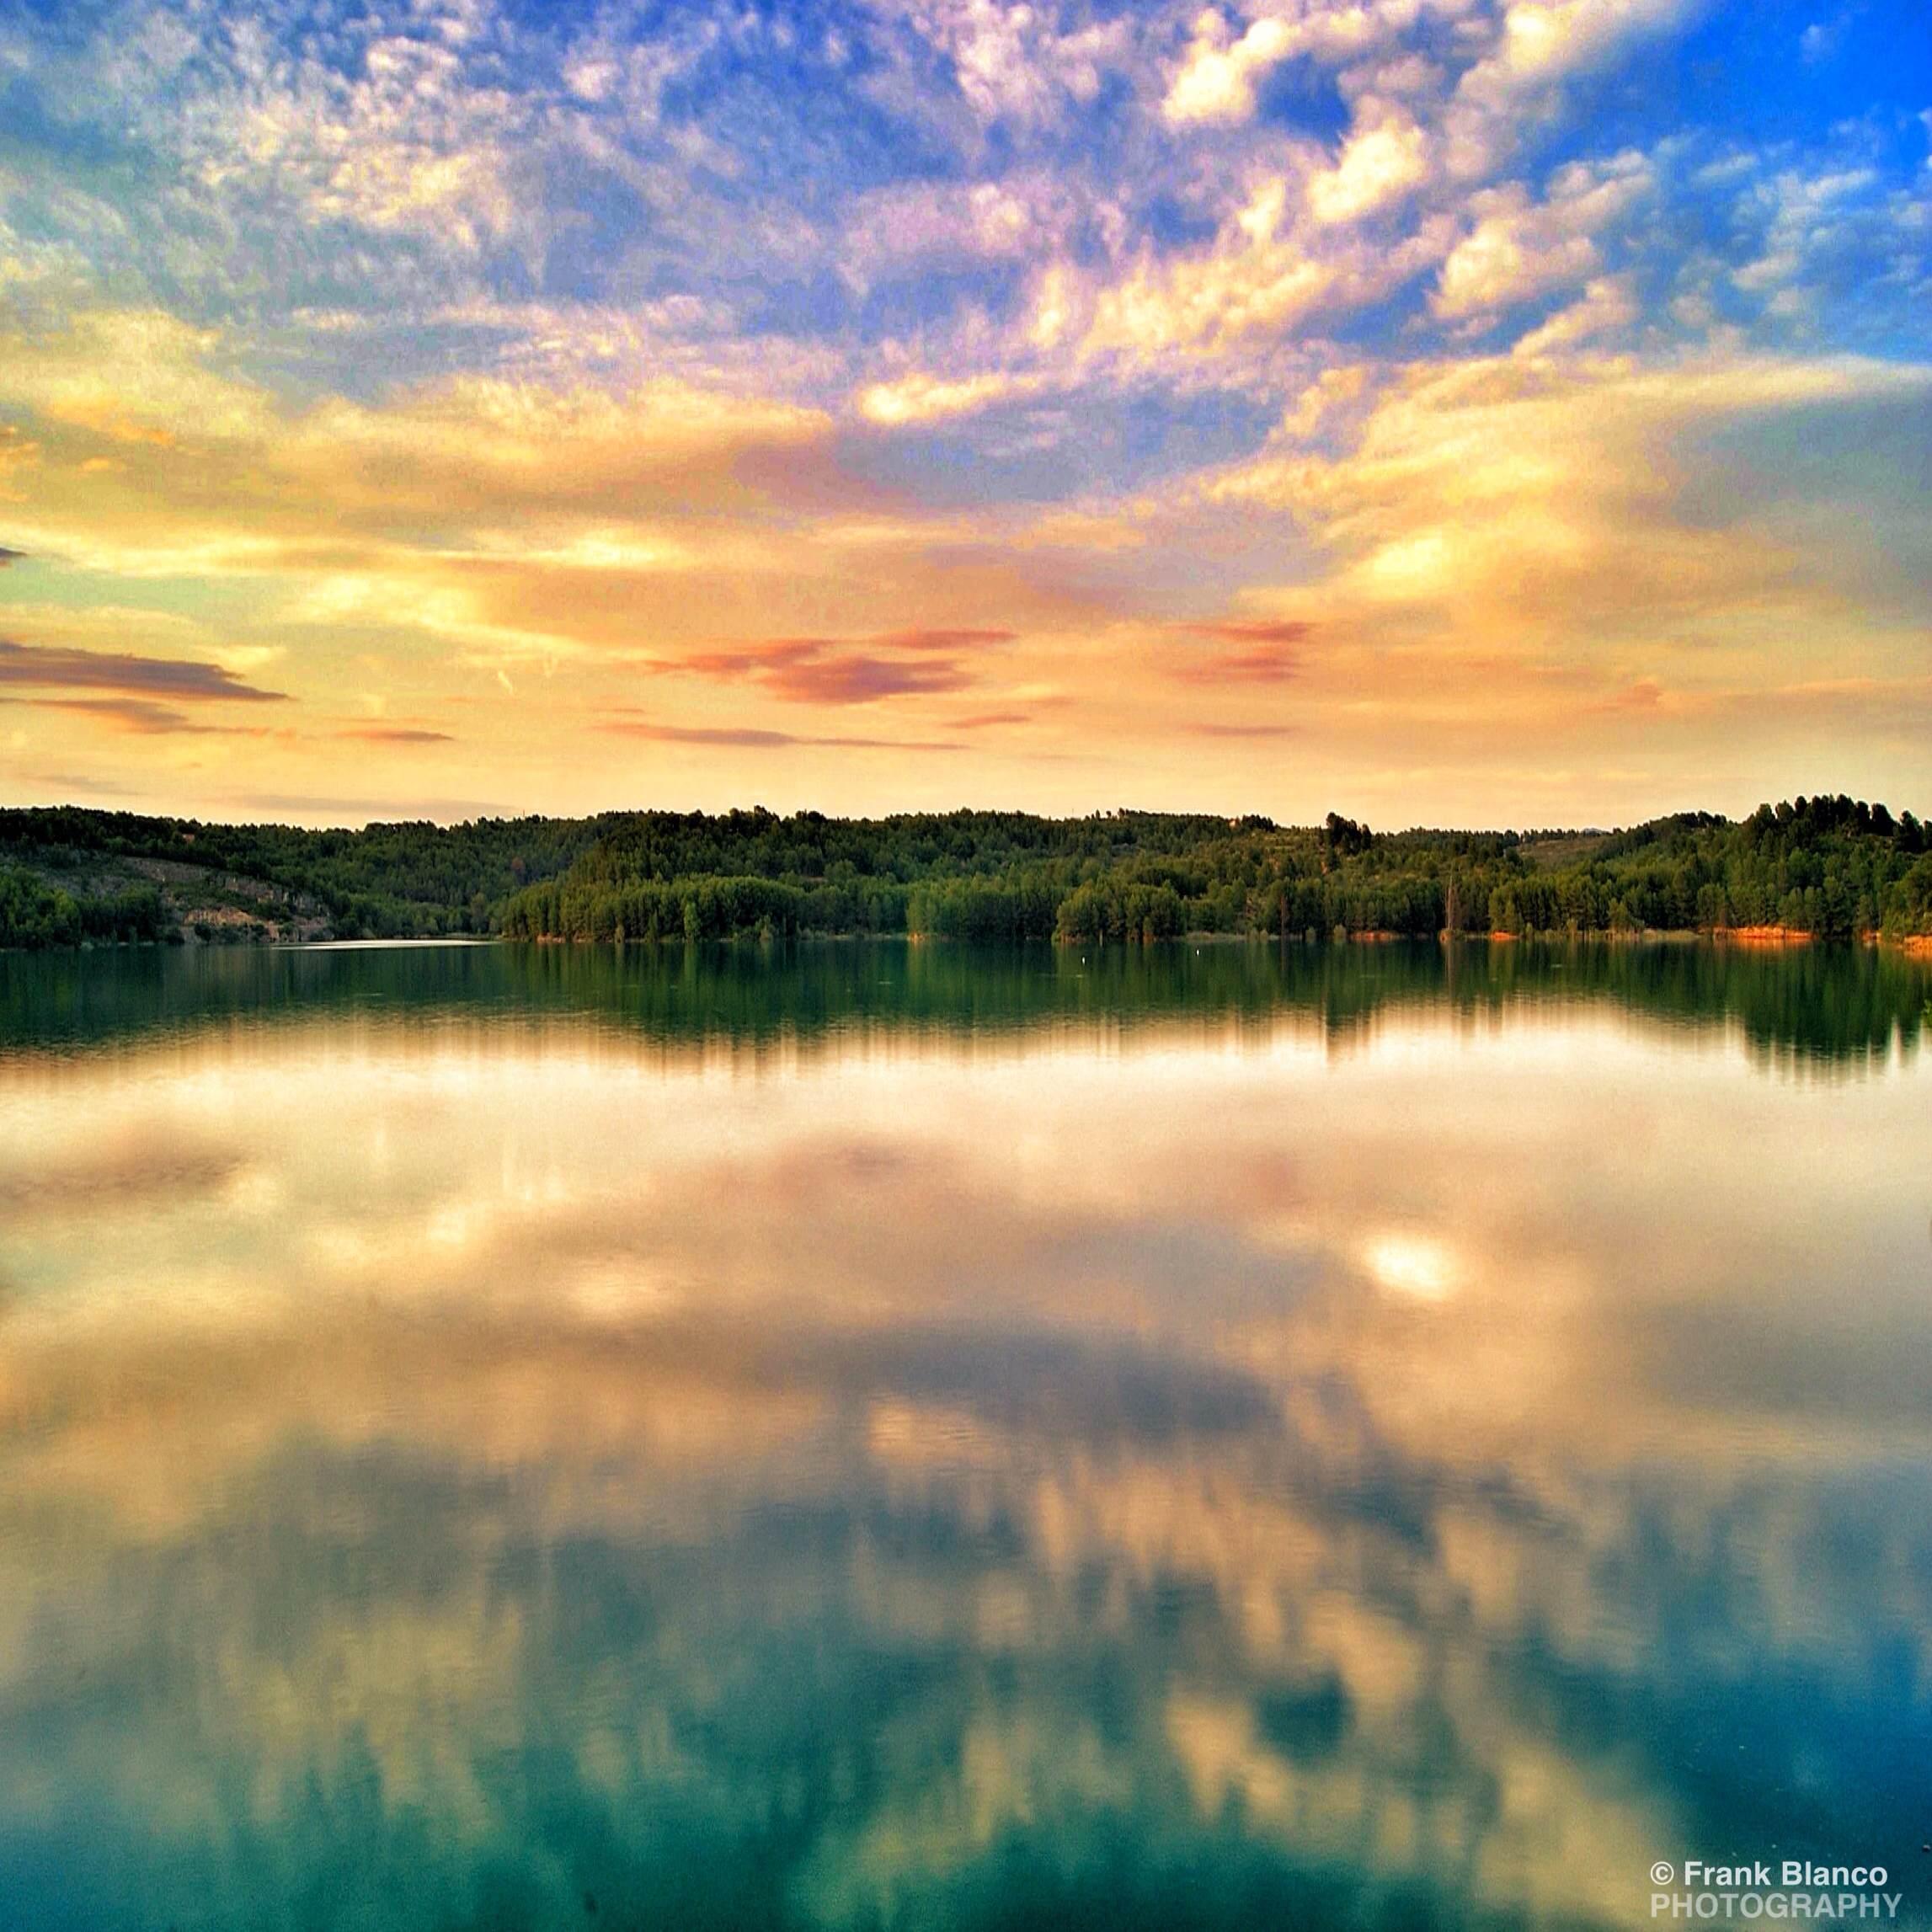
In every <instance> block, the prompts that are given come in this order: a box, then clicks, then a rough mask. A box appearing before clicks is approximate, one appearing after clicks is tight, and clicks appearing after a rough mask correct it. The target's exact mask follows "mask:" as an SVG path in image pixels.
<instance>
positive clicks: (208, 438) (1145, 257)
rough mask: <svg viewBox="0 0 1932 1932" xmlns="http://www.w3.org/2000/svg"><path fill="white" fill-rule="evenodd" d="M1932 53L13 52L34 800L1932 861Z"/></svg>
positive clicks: (772, 15) (589, 34) (1909, 45)
mask: <svg viewBox="0 0 1932 1932" xmlns="http://www.w3.org/2000/svg"><path fill="white" fill-rule="evenodd" d="M1929 506H1932V25H1929V24H1928V21H1927V19H1926V16H1925V14H1924V11H1923V7H1922V0H1801V3H1796V4H1793V3H1787V0H1756V3H1753V4H1716V3H1712V0H1702V3H1700V0H1349V3H1348V4H1336V3H1332V0H1268V3H1267V4H1240V5H1237V4H1234V3H1232V0H1219V3H1217V4H1215V5H1209V6H1203V5H1202V4H1200V3H1199V0H1182V3H1181V4H1178V5H1168V4H1166V3H1164V0H1144V3H1142V4H1139V5H1134V6H1126V7H1122V6H1114V5H1108V4H1102V3H1098V0H1096V3H1092V4H1086V3H1082V0H1066V3H1065V4H1059V3H1056V0H1033V3H1031V4H1004V3H1001V0H870V3H866V4H838V3H827V0H810V3H808V4H798V5H793V4H790V3H784V0H782V3H777V4H772V3H766V0H755V3H748V4H745V5H742V6H736V7H728V6H724V5H716V6H712V5H702V4H683V5H670V6H655V5H639V4H579V3H576V0H560V3H556V4H536V3H534V0H526V3H524V4H517V5H512V4H499V3H497V0H342V3H338V0H318V3H316V4H288V5H285V4H280V3H274V4H269V5H264V6H258V7H249V8H240V7H236V6H232V5H225V4H220V3H217V0H111V3H97V0H26V3H23V0H0V803H49V802H53V801H56V800H60V801H72V802H74V803H86V804H95V805H103V806H115V807H119V808H124V809H141V810H160V811H168V812H177V813H192V814H197V815H200V816H205V817H214V818H226V819H236V818H256V819H259V818H264V817H267V818H277V819H295V820H299V821H302V822H308V823H360V822H361V821H363V820H365V819H371V818H398V817H412V818H414V817H432V818H436V819H459V818H465V817H470V816H473V815H476V814H482V813H489V814H508V813H520V812H528V811H544V812H564V813H576V812H582V811H590V810H598V809H610V808H615V807H641V806H667V807H675V808H677V809H691V808H694V807H703V808H706V809H718V808H722V807H725V806H729V805H734V804H750V803H764V804H767V805H770V806H771V807H773V808H774V809H781V810H791V809H798V808H801V807H806V806H809V807H814V808H817V809H822V810H826V811H831V812H862V813H878V812H887V811H893V810H903V809H929V808H949V807H952V806H955V805H962V804H974V805H987V806H1015V807H1024V808H1027V809H1038V810H1044V811H1053V812H1087V811H1093V810H1102V809H1110V808H1113V807H1116V806H1121V805H1131V806H1139V807H1150V808H1166V809H1199V810H1212V811H1222V810H1225V811H1227V812H1229V813H1230V814H1232V813H1237V812H1248V811H1258V812H1266V813H1269V814H1273V815H1274V816H1276V817H1278V818H1280V819H1284V820H1306V819H1311V818H1319V817H1320V816H1321V814H1323V813H1324V812H1326V811H1327V810H1330V809H1338V810H1342V811H1345V812H1348V813H1349V814H1351V815H1353V816H1357V817H1360V818H1364V819H1367V820H1368V821H1369V823H1371V824H1374V825H1414V824H1435V825H1458V824H1460V825H1517V826H1525V827H1527V826H1532V825H1604V824H1610V823H1619V822H1627V821H1630V820H1632V819H1640V818H1642V817H1646V816H1649V815H1651V814H1655V813H1659V812H1663V811H1669V810H1676V809H1684V808H1688V807H1693V806H1695V807H1703V808H1707V809H1718V810H1724V811H1728V812H1732V813H1738V812H1743V811H1747V810H1748V809H1750V808H1751V807H1752V806H1753V805H1755V804H1756V803H1758V802H1759V800H1761V799H1764V798H1780V797H1785V796H1791V795H1793V794H1796V793H1809V792H1817V791H1846V792H1850V793H1854V794H1855V795H1858V796H1860V797H1867V798H1882V799H1885V800H1887V802H1889V803H1892V805H1893V806H1894V807H1895V808H1910V809H1916V810H1919V811H1920V812H1922V813H1923V812H1926V811H1928V810H1929V809H1932V754H1929V752H1928V750H1927V748H1928V746H1932V515H1928V510H1929Z"/></svg>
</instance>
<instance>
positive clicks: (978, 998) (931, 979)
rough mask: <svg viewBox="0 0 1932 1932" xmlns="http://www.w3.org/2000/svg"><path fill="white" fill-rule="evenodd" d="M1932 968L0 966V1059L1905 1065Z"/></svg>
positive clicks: (296, 955)
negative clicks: (1037, 1049) (985, 1049)
mask: <svg viewBox="0 0 1932 1932" xmlns="http://www.w3.org/2000/svg"><path fill="white" fill-rule="evenodd" d="M1929 998H1932V969H1929V968H1928V966H1927V964H1926V963H1924V962H1922V961H1917V960H1913V959H1910V958H1906V957H1904V956H1903V955H1901V954H1899V953H1895V952H1892V951H1888V950H1886V949H1882V948H1874V947H1823V946H1818V947H1794V948H1791V949H1787V950H1782V951H1753V950H1749V949H1743V948H1737V947H1723V946H1716V945H1711V944H1704V943H1693V942H1662V943H1654V944H1597V945H1590V944H1582V945H1570V946H1561V947H1557V946H1541V945H1528V944H1526V945H1501V944H1493V945H1490V944H1481V943H1476V944H1470V945H1459V946H1456V947H1449V948H1445V947H1442V946H1439V945H1437V944H1434V943H1397V944H1387V945H1368V946H1362V945H1350V946H1302V945H1290V946H1288V947H1272V946H1265V945H1230V944H1221V945H1215V944H1209V945H1202V946H1191V945H1185V944H1182V945H1176V946H1151V947H1086V948H1085V949H1082V948H1080V947H1065V946H1061V947H1054V946H1046V945H1038V946H1006V947H974V946H964V945H958V946H955V945H947V944H925V945H921V944H917V943H910V944H909V943H907V942H903V941H897V940H879V941H869V942H868V941H861V942H838V941H832V942H802V943H798V944H793V945H777V946H771V945H767V946H756V945H750V944H739V945H719V946H697V945H691V946H684V945H669V946H663V947H654V946H633V947H627V948H619V947H548V946H516V945H468V946H441V947H438V946H424V947H409V946H403V947H371V948H366V949H365V948H360V947H341V948H338V947H315V948H307V949H302V948H286V949H285V948H208V949H202V948H186V949H160V948H138V949H136V948H129V949H115V950H104V951H98V952H92V953H87V952H80V953H44V954H37V955H36V954H23V953H0V1048H5V1049H12V1050H15V1051H19V1050H38V1051H45V1050H48V1049H54V1050H65V1051H72V1050H76V1049H88V1048H92V1047H98V1046H104V1045H108V1044H111V1043H115V1042H118V1041H121V1040H124V1039H131V1038H140V1037H143V1036H147V1035H150V1034H152V1033H157V1032H166V1031H169V1030H198V1029H200V1028H202V1027H207V1026H209V1025H211V1024H218V1023H221V1022H236V1023H243V1022H245V1023H248V1024H250V1025H259V1024H272V1023H274V1022H277V1021H284V1020H292V1019H297V1018H304V1017H321V1016H323V1015H341V1014H345V1013H355V1014H360V1015H366V1016H376V1017H381V1016H384V1015H394V1016H398V1017H400V1016H403V1015H405V1014H411V1013H421V1014H424V1015H429V1014H441V1015H446V1016H453V1017H469V1018H494V1017H503V1018H518V1017H523V1018H536V1017H568V1018H572V1019H581V1018H589V1019H594V1020H600V1021H602V1022H605V1023H606V1024H608V1025H610V1026H611V1027H615V1028H617V1029H619V1030H621V1031H623V1032H626V1033H634V1034H638V1035H641V1036H642V1037H643V1038H648V1039H652V1040H655V1041H659V1042H661V1043H694V1042H699V1041H704V1040H712V1039H718V1038H723V1039H725V1040H728V1041H729V1042H732V1043H739V1044H746V1045H752V1046H756V1045H761V1044H763V1043H771V1042H777V1041H779V1040H782V1039H786V1038H797V1039H811V1038H814V1037H819V1036H824V1035H827V1034H830V1033H835V1032H838V1031H840V1030H842V1029H853V1028H861V1029H863V1028H871V1027H886V1028H893V1029H898V1028H904V1027H910V1028H914V1029H918V1030H938V1031H941V1032H943V1033H953V1034H964V1033H972V1034H974V1035H979V1036H987V1035H993V1036H997V1035H1001V1034H1009V1033H1025V1032H1027V1031H1030V1030H1033V1029H1035V1028H1040V1027H1055V1026H1065V1025H1075V1026H1100V1027H1107V1028H1131V1027H1137V1026H1140V1025H1144V1024H1148V1023H1161V1022H1174V1021H1177V1020H1182V1021H1187V1020H1198V1021H1226V1020H1240V1019H1244V1018H1253V1019H1257V1020H1258V1019H1262V1018H1268V1019H1275V1018H1279V1017H1290V1018H1293V1017H1301V1018H1303V1019H1305V1021H1306V1022H1308V1023H1310V1025H1311V1026H1313V1027H1317V1028H1319V1029H1320V1030H1321V1031H1322V1032H1324V1033H1326V1034H1327V1035H1329V1036H1330V1037H1331V1038H1334V1039H1336V1040H1337V1041H1346V1040H1347V1039H1348V1038H1350V1037H1351V1036H1353V1035H1354V1034H1357V1033H1360V1032H1361V1031H1362V1030H1364V1028H1367V1027H1371V1026H1373V1025H1374V1023H1375V1022H1377V1021H1378V1019H1379V1018H1380V1017H1385V1016H1386V1015H1389V1014H1390V1013H1392V1012H1397V1011H1399V1012H1401V1013H1403V1014H1406V1015H1410V1014H1414V1013H1417V1012H1421V1011H1438V1012H1441V1013H1444V1014H1457V1015H1465V1016H1476V1015H1481V1014H1490V1015H1499V1014H1501V1013H1502V1012H1503V1011H1505V1010H1507V1009H1508V1008H1511V1007H1513V1006H1522V1005H1524V1004H1537V1005H1550V1004H1556V1005H1561V1006H1574V1007H1578V1008H1604V1007H1607V1008H1610V1009H1614V1010H1616V1011H1620V1012H1623V1013H1625V1014H1628V1015H1629V1016H1630V1017H1634V1018H1636V1019H1639V1020H1641V1021H1646V1022H1654V1023H1662V1024H1664V1025H1668V1026H1670V1027H1689V1028H1691V1029H1694V1030H1698V1031H1706V1030H1708V1031H1721V1030H1722V1029H1725V1028H1727V1027H1732V1026H1734V1025H1735V1026H1737V1027H1741V1028H1742V1030H1743V1033H1744V1035H1745V1037H1746V1038H1747V1039H1748V1041H1749V1043H1751V1045H1752V1047H1753V1049H1756V1050H1757V1051H1758V1052H1759V1053H1760V1054H1764V1055H1767V1056H1769V1057H1771V1058H1774V1059H1775V1058H1780V1057H1783V1056H1791V1057H1795V1058H1797V1059H1809V1060H1817V1061H1822V1062H1832V1063H1840V1064H1848V1065H1849V1064H1855V1063H1860V1062H1864V1061H1867V1060H1873V1059H1884V1058H1885V1057H1886V1056H1887V1054H1889V1053H1891V1052H1892V1050H1893V1049H1894V1048H1895V1047H1896V1048H1897V1049H1898V1050H1899V1051H1901V1052H1902V1053H1905V1054H1911V1053H1913V1052H1915V1051H1916V1050H1917V1048H1918V1044H1919V1037H1920V1034H1921V1033H1922V1031H1923V1030H1924V1025H1925V1022H1926V1014H1927V1009H1928V1001H1929Z"/></svg>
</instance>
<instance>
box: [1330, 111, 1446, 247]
mask: <svg viewBox="0 0 1932 1932" xmlns="http://www.w3.org/2000/svg"><path fill="white" fill-rule="evenodd" d="M1428 172H1429V166H1428V136H1426V135H1424V134H1423V132H1422V129H1421V128H1419V127H1418V126H1417V125H1416V124H1415V123H1414V122H1413V121H1412V120H1409V119H1408V118H1407V117H1406V115H1388V116H1386V118H1384V119H1382V120H1378V121H1376V122H1375V123H1374V125H1369V126H1368V127H1365V128H1364V129H1363V131H1361V132H1360V133H1358V134H1357V135H1355V136H1353V137H1352V138H1351V139H1350V141H1348V145H1347V147H1344V148H1343V149H1342V155H1341V158H1340V159H1339V160H1338V161H1337V163H1336V164H1335V165H1334V167H1332V168H1326V169H1324V170H1323V171H1322V172H1321V173H1319V174H1316V175H1314V176H1312V177H1311V178H1310V180H1309V184H1308V205H1309V210H1310V212H1311V213H1312V214H1313V215H1314V216H1315V218H1316V221H1324V222H1336V221H1358V220H1359V219H1360V218H1361V216H1364V215H1368V214H1372V213H1374V211H1376V210H1377V209H1379V208H1384V207H1386V206H1387V205H1389V204H1390V202H1391V201H1395V200H1399V199H1400V198H1401V196H1402V195H1406V194H1407V193H1408V191H1409V190H1410V189H1412V188H1414V187H1415V186H1417V184H1419V183H1420V182H1422V181H1423V180H1426V179H1428Z"/></svg>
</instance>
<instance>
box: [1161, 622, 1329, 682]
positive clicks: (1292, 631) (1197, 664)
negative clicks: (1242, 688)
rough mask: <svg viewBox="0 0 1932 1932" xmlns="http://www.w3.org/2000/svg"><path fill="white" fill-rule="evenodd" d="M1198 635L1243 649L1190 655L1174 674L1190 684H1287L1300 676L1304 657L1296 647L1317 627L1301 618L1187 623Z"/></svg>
mask: <svg viewBox="0 0 1932 1932" xmlns="http://www.w3.org/2000/svg"><path fill="white" fill-rule="evenodd" d="M1180 628H1181V629H1182V630H1184V631H1187V632H1191V633H1193V635H1194V636H1196V637H1203V638H1214V639H1215V640H1216V641H1217V642H1219V643H1230V644H1234V645H1236V646H1238V647H1239V648H1236V649H1234V650H1229V651H1217V652H1214V653H1212V654H1209V655H1207V656H1201V655H1198V654H1196V655H1193V656H1190V657H1189V658H1188V659H1187V661H1186V662H1185V663H1184V664H1177V665H1176V666H1175V667H1174V669H1173V672H1172V675H1174V676H1175V677H1177V678H1178V679H1180V680H1182V682H1183V683H1186V684H1203V685H1219V684H1283V683H1285V682H1287V680H1289V679H1290V678H1293V677H1294V676H1296V675H1299V673H1300V669H1301V660H1300V656H1299V655H1298V654H1297V653H1296V650H1295V648H1294V647H1295V646H1296V645H1298V644H1300V643H1301V642H1302V641H1303V639H1305V638H1306V637H1307V636H1308V634H1309V632H1310V631H1312V630H1313V629H1314V628H1315V627H1314V626H1313V625H1312V624H1311V623H1308V622H1305V621H1303V620H1300V619H1298V618H1289V619H1281V620H1275V619H1268V618H1259V619H1246V618H1223V619H1216V620H1213V621H1210V622H1203V623H1193V624H1183V625H1182V626H1181V627H1180Z"/></svg>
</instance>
